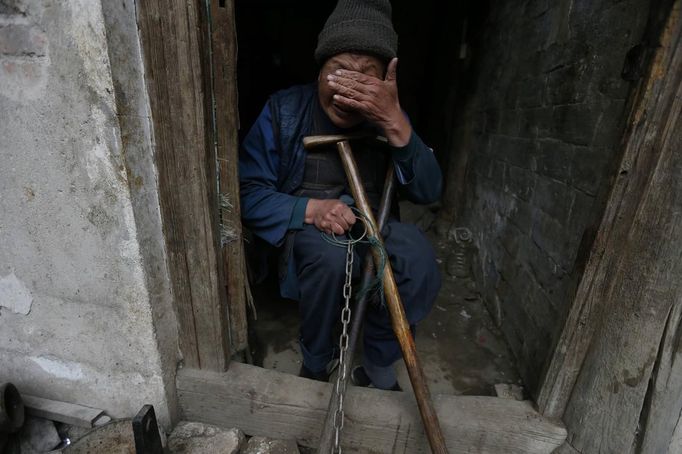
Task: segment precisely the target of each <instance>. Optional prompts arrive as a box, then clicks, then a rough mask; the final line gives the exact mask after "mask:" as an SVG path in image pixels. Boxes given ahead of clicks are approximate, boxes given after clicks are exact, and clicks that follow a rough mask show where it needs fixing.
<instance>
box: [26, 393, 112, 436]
mask: <svg viewBox="0 0 682 454" xmlns="http://www.w3.org/2000/svg"><path fill="white" fill-rule="evenodd" d="M21 399H22V400H23V401H24V406H25V407H26V413H28V414H29V415H33V416H37V417H39V418H45V419H51V420H52V421H59V422H63V423H66V424H71V425H73V426H78V427H85V428H88V429H89V428H91V427H93V425H94V423H95V421H96V420H97V419H98V418H99V417H100V416H102V415H103V414H104V411H103V410H100V409H97V408H92V407H85V406H83V405H76V404H72V403H68V402H59V401H56V400H50V399H44V398H42V397H37V396H30V395H28V394H22V395H21Z"/></svg>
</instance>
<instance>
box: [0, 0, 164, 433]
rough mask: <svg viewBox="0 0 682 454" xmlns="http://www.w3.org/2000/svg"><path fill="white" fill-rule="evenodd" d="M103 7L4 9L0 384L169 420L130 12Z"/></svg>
mask: <svg viewBox="0 0 682 454" xmlns="http://www.w3.org/2000/svg"><path fill="white" fill-rule="evenodd" d="M102 3H104V2H99V1H89V0H67V1H62V2H56V1H49V0H42V1H41V0H0V137H2V139H0V156H1V158H2V162H1V163H0V213H2V215H1V216H0V364H1V365H2V367H0V382H3V381H12V382H13V383H15V384H16V385H17V386H18V388H19V389H20V391H22V392H26V393H31V394H35V395H39V396H44V397H48V398H54V399H58V400H63V401H68V402H75V403H80V404H84V405H90V406H95V407H100V408H104V409H106V410H107V411H108V412H109V413H110V414H112V415H113V416H117V417H120V416H132V415H134V413H136V412H137V410H138V409H139V408H140V407H141V406H142V405H143V404H145V403H151V404H153V405H154V406H155V407H156V411H157V415H159V416H160V417H161V419H162V421H163V422H166V423H167V422H168V421H169V420H170V418H171V416H172V413H173V412H174V383H173V382H174V373H175V367H176V364H177V332H176V330H177V328H176V320H175V315H174V314H173V311H172V308H171V302H170V291H169V286H168V284H167V280H168V274H167V268H166V264H165V255H164V254H165V252H164V251H163V239H162V236H161V223H160V214H159V207H158V200H157V198H156V195H155V194H156V176H155V170H154V166H153V159H152V156H153V147H152V143H153V141H152V137H151V133H150V128H149V116H148V113H147V112H148V108H147V101H146V98H145V93H144V84H143V83H142V67H141V65H142V63H141V58H140V55H139V45H138V44H137V42H138V41H137V29H136V26H135V10H134V4H133V2H132V1H124V2H116V5H113V4H107V5H105V8H104V11H103V8H102ZM105 15H106V18H107V20H106V21H105ZM112 66H114V67H113V69H112Z"/></svg>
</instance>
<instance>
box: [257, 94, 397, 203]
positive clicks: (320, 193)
mask: <svg viewBox="0 0 682 454" xmlns="http://www.w3.org/2000/svg"><path fill="white" fill-rule="evenodd" d="M270 114H271V117H272V126H273V132H274V136H275V143H276V144H277V145H278V147H279V150H280V153H281V154H280V168H279V173H278V181H277V185H278V189H279V190H280V191H281V192H285V193H288V194H294V195H297V196H301V197H310V198H316V199H337V198H340V197H341V196H342V195H344V194H348V195H350V194H351V191H350V188H348V185H347V181H346V176H345V173H344V170H343V165H342V164H341V159H340V158H339V155H338V151H337V150H336V147H335V146H334V145H330V146H328V147H321V148H318V149H316V150H315V151H313V152H308V151H306V150H305V149H304V148H303V138H304V137H305V136H308V135H321V134H339V133H344V132H358V131H360V130H369V132H371V133H374V134H376V133H377V131H376V129H375V128H370V127H367V126H366V125H361V126H359V127H357V128H353V129H352V130H341V129H339V128H337V127H335V126H334V125H333V124H332V123H331V121H330V120H329V118H328V117H327V115H326V114H325V113H324V111H323V110H322V107H321V106H320V104H319V101H318V97H317V87H316V85H315V84H310V85H301V86H296V87H292V88H290V89H288V90H283V91H280V92H277V93H275V94H274V95H273V96H272V97H271V98H270ZM352 149H353V155H354V156H355V160H356V162H357V164H358V169H359V171H360V177H361V179H362V182H363V185H364V186H365V191H366V192H367V196H368V199H369V202H370V205H371V206H372V207H373V208H374V209H377V208H378V205H379V199H380V197H381V191H382V189H383V184H384V179H385V177H386V169H387V165H388V159H389V150H388V146H387V145H383V144H378V143H377V142H376V141H374V140H357V141H353V142H352Z"/></svg>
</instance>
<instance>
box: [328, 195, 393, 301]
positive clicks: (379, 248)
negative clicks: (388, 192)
mask: <svg viewBox="0 0 682 454" xmlns="http://www.w3.org/2000/svg"><path fill="white" fill-rule="evenodd" d="M350 208H351V210H353V212H354V214H355V216H356V217H357V218H358V219H360V221H362V223H363V225H364V227H365V230H364V231H363V233H362V235H360V236H359V237H358V238H353V237H352V236H351V235H350V231H349V232H348V233H347V236H348V239H347V240H341V239H338V238H337V237H336V235H334V234H333V233H332V234H331V235H329V234H327V233H324V232H320V234H321V235H322V238H323V239H324V240H325V241H326V242H327V243H329V244H331V245H333V246H337V247H342V248H347V247H348V244H353V245H355V244H359V243H366V244H369V246H370V247H371V248H373V249H374V250H375V251H376V252H377V253H378V255H379V264H378V266H377V267H376V276H375V278H374V279H372V280H371V281H370V282H369V283H368V284H367V286H366V287H364V288H361V289H360V290H359V291H358V292H357V293H356V294H355V300H356V301H357V300H359V299H360V298H361V297H362V296H364V295H365V294H366V293H368V292H369V293H370V294H378V295H379V298H380V301H381V304H382V305H383V304H384V270H385V268H386V260H387V257H388V254H387V253H386V249H385V248H384V245H383V244H382V243H381V241H379V239H378V238H377V237H376V236H371V235H368V234H367V232H368V230H369V229H368V228H367V226H368V225H369V219H368V218H367V216H365V214H364V213H362V212H361V211H360V210H358V209H357V208H355V207H350Z"/></svg>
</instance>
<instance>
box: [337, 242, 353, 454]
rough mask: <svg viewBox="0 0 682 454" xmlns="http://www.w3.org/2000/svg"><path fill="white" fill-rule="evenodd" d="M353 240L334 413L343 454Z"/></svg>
mask: <svg viewBox="0 0 682 454" xmlns="http://www.w3.org/2000/svg"><path fill="white" fill-rule="evenodd" d="M354 244H355V243H354V242H353V241H349V242H348V244H347V245H346V281H345V282H344V284H343V299H344V306H343V309H342V310H341V325H342V331H341V337H340V338H339V369H338V370H339V374H338V376H337V377H336V395H337V396H338V400H339V405H338V406H337V410H336V412H335V413H334V421H333V422H334V449H333V451H332V452H333V453H338V454H341V431H342V430H343V422H344V413H343V399H344V394H345V393H346V387H345V386H344V385H343V384H345V383H346V374H347V372H348V366H347V364H346V351H347V350H348V342H349V336H348V326H349V324H350V315H351V314H350V297H351V293H352V290H353V288H352V287H351V278H352V277H353V258H354V253H353V245H354Z"/></svg>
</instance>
